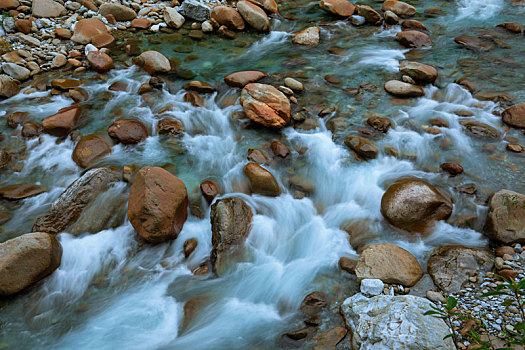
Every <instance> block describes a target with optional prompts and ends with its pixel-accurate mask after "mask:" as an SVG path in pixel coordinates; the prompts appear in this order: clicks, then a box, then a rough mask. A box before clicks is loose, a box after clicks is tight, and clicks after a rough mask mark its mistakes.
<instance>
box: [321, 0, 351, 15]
mask: <svg viewBox="0 0 525 350" xmlns="http://www.w3.org/2000/svg"><path fill="white" fill-rule="evenodd" d="M319 7H321V8H322V9H323V10H325V11H326V12H328V13H331V14H333V15H336V16H339V17H350V16H352V15H353V14H354V12H355V6H354V5H353V4H351V3H350V2H349V1H347V0H321V1H320V2H319Z"/></svg>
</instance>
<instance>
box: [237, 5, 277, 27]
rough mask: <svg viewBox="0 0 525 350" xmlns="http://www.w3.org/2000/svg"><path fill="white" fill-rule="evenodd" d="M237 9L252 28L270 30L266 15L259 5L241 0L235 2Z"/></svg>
mask: <svg viewBox="0 0 525 350" xmlns="http://www.w3.org/2000/svg"><path fill="white" fill-rule="evenodd" d="M237 10H238V11H239V13H240V14H241V16H242V18H244V20H245V21H246V23H248V24H249V25H250V26H251V27H252V28H253V29H255V30H257V31H260V32H268V31H269V30H270V21H269V20H268V16H267V15H266V13H265V12H264V11H263V10H262V9H261V8H260V7H259V6H257V5H254V4H252V3H251V2H248V1H244V0H242V1H239V2H237Z"/></svg>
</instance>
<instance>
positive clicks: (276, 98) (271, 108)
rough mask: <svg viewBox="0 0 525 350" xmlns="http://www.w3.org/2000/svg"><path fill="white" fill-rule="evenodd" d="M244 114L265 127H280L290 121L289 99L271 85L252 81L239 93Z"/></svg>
mask: <svg viewBox="0 0 525 350" xmlns="http://www.w3.org/2000/svg"><path fill="white" fill-rule="evenodd" d="M241 105H242V107H243V109H244V113H246V116H248V118H250V119H251V120H253V121H254V122H256V123H258V124H261V125H263V126H267V127H273V128H282V127H284V126H286V125H288V124H289V123H290V111H291V107H290V101H289V100H288V98H287V97H286V96H285V95H284V94H283V93H282V92H280V91H279V90H277V89H276V88H274V87H273V86H271V85H267V84H259V83H252V84H248V85H246V86H245V87H244V89H243V90H242V93H241Z"/></svg>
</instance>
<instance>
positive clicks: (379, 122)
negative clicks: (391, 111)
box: [366, 117, 392, 133]
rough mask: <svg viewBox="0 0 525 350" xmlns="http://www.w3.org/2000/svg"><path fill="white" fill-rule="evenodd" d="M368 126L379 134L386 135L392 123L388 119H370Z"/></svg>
mask: <svg viewBox="0 0 525 350" xmlns="http://www.w3.org/2000/svg"><path fill="white" fill-rule="evenodd" d="M366 122H367V124H368V125H370V126H371V127H372V128H374V129H375V130H377V131H379V132H383V133H386V132H388V130H390V127H391V126H392V122H391V121H390V119H388V118H382V117H370V118H368V119H367V120H366Z"/></svg>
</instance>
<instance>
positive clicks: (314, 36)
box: [292, 27, 321, 47]
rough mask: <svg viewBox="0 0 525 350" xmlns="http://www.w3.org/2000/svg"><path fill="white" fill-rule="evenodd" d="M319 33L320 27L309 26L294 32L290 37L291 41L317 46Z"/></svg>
mask: <svg viewBox="0 0 525 350" xmlns="http://www.w3.org/2000/svg"><path fill="white" fill-rule="evenodd" d="M320 35H321V29H320V28H319V27H309V28H306V29H303V30H301V31H300V32H299V33H297V34H295V35H294V36H293V38H292V43H293V44H297V45H304V46H312V47H313V46H317V45H319V38H320Z"/></svg>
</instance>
